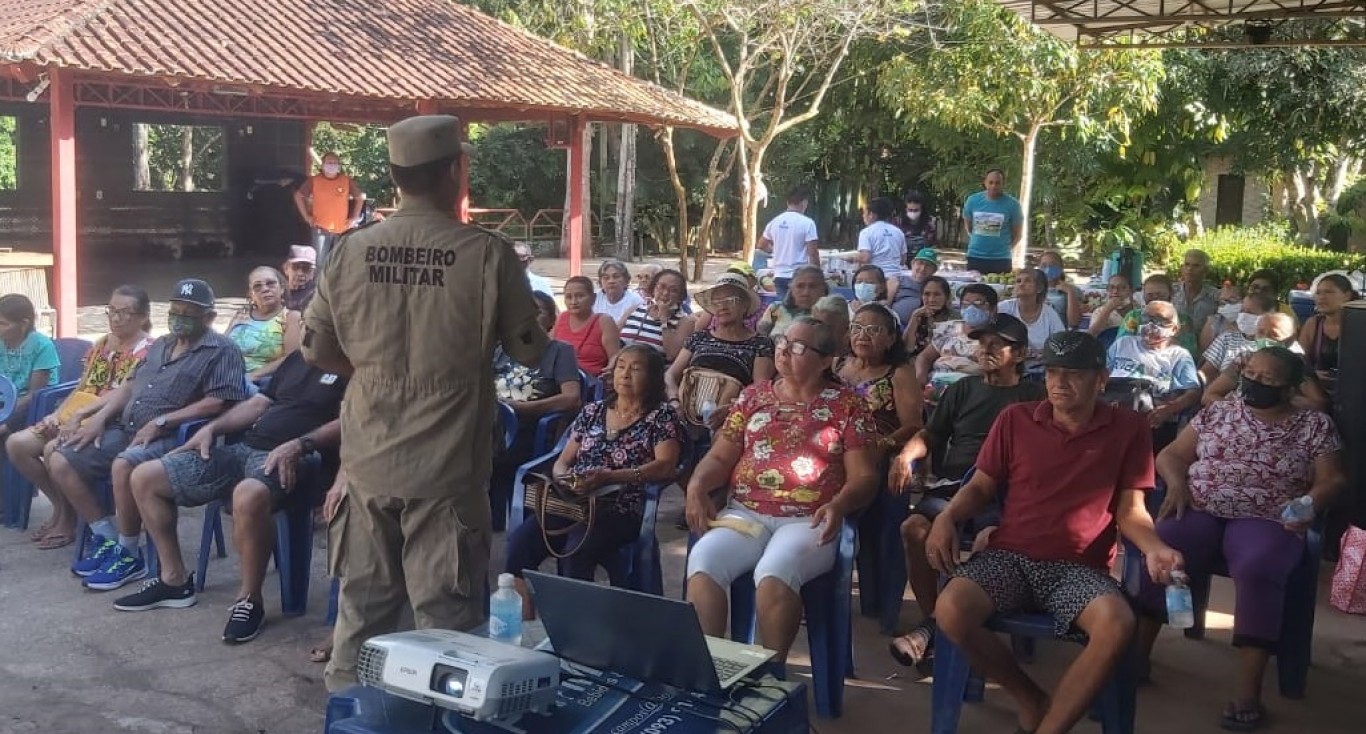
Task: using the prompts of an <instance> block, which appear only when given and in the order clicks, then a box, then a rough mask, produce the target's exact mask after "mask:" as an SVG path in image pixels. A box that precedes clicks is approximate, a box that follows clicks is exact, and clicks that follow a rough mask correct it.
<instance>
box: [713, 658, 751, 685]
mask: <svg viewBox="0 0 1366 734" xmlns="http://www.w3.org/2000/svg"><path fill="white" fill-rule="evenodd" d="M712 664H713V665H715V666H716V679H717V680H719V681H721V682H723V683H724V682H725V681H727V680H729V679H730V678H732V677H734V676H737V675H739V674H740V673H741V671H743V670H744V669H745V668H747V667H749V666H748V665H745V664H744V663H742V662H739V661H737V660H727V659H725V658H712Z"/></svg>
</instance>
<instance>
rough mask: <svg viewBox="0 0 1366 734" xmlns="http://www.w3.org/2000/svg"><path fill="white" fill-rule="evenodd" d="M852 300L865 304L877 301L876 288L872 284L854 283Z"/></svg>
mask: <svg viewBox="0 0 1366 734" xmlns="http://www.w3.org/2000/svg"><path fill="white" fill-rule="evenodd" d="M854 298H857V299H858V300H860V301H865V302H867V301H874V300H877V286H876V285H875V284H873V283H855V284H854Z"/></svg>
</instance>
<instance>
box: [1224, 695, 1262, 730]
mask: <svg viewBox="0 0 1366 734" xmlns="http://www.w3.org/2000/svg"><path fill="white" fill-rule="evenodd" d="M1264 723H1266V707H1265V706H1263V705H1262V704H1260V703H1257V704H1254V705H1253V706H1252V707H1251V708H1241V707H1239V705H1238V702H1237V701H1229V702H1228V705H1226V706H1224V715H1223V717H1222V718H1220V719H1219V727H1220V728H1222V729H1227V730H1228V731H1256V730H1258V729H1260V728H1262V724H1264Z"/></svg>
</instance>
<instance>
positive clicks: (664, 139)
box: [655, 125, 692, 274]
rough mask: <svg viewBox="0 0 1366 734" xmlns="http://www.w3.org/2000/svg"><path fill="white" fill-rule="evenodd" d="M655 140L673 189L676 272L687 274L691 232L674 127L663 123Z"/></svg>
mask: <svg viewBox="0 0 1366 734" xmlns="http://www.w3.org/2000/svg"><path fill="white" fill-rule="evenodd" d="M655 140H658V141H659V148H660V150H662V151H663V152H664V167H665V169H667V170H668V172H669V184H670V185H672V186H673V189H674V206H675V207H676V208H677V210H678V214H677V216H676V220H677V222H678V272H680V273H684V274H687V272H688V240H689V239H690V238H691V235H692V232H691V231H690V230H689V229H688V189H687V188H686V187H684V186H683V179H682V177H680V176H679V175H678V157H677V155H676V154H675V151H674V129H673V126H672V125H665V126H664V127H662V128H660V130H659V133H658V134H656V135H655Z"/></svg>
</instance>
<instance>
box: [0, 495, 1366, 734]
mask: <svg viewBox="0 0 1366 734" xmlns="http://www.w3.org/2000/svg"><path fill="white" fill-rule="evenodd" d="M680 511H681V498H680V495H679V493H677V492H670V493H668V494H667V495H666V502H665V507H664V509H663V511H662V514H661V516H660V533H661V538H662V540H663V543H664V556H665V582H666V585H667V587H668V593H669V594H671V595H674V596H676V595H677V594H678V592H679V582H680V579H681V576H682V563H683V553H684V550H685V548H684V545H685V540H684V538H683V534H682V532H680V531H678V530H676V529H674V527H673V521H674V520H675V519H676V518H677V517H678V515H679V513H680ZM47 514H48V507H47V505H46V503H45V502H44V501H42V500H41V499H40V500H38V501H37V504H36V506H35V508H34V521H35V522H41V521H42V519H43V518H45V517H46V516H47ZM200 518H201V514H200V512H199V511H190V512H186V513H184V515H183V517H182V521H181V541H182V547H184V548H186V549H187V558H186V560H187V561H188V562H190V563H193V560H194V550H193V549H195V548H196V547H197V546H198V538H199V530H200ZM228 522H229V523H230V522H231V521H230V520H229V521H228ZM322 537H323V536H322V535H321V534H320V535H319V536H318V542H319V544H321V541H322ZM501 540H502V539H501V538H499V539H497V540H496V541H495V555H496V558H495V563H494V568H495V570H497V569H498V568H500V567H501V564H502V562H501V556H502V543H501ZM319 549H320V550H319V552H318V553H316V554H315V556H314V564H313V566H314V575H313V578H314V584H313V588H312V593H311V595H310V603H309V612H308V614H307V615H305V616H303V617H299V618H291V619H285V618H282V617H280V616H279V615H278V609H279V602H278V599H279V597H278V585H277V579H276V577H275V576H274V575H273V574H272V575H271V576H270V577H268V579H267V584H266V607H267V614H268V615H270V616H269V617H268V622H267V627H266V629H265V631H264V632H263V633H262V635H261V637H260V638H258V639H257V640H255V641H253V642H251V643H249V644H246V645H242V646H237V647H230V646H227V645H224V644H222V643H221V642H220V641H219V635H220V633H221V630H222V626H223V624H224V623H225V622H226V619H227V617H226V615H227V606H228V605H229V604H230V603H231V602H232V601H233V597H234V592H235V591H236V582H237V558H236V554H235V553H233V552H232V551H231V550H230V551H229V556H228V558H227V559H222V560H220V559H214V560H213V561H212V562H211V563H210V565H209V573H208V585H207V588H206V590H205V591H204V593H202V594H201V595H200V596H199V604H198V606H195V607H193V608H190V609H185V610H170V609H162V610H155V611H151V612H142V613H122V612H117V611H114V610H113V609H112V608H111V607H110V604H111V602H112V599H113V596H114V593H105V594H101V593H95V592H89V591H85V590H84V589H82V588H81V587H80V585H79V584H78V583H77V581H76V580H75V579H74V577H72V576H71V575H70V573H69V572H68V571H67V566H68V564H69V563H70V560H71V556H70V552H69V550H70V549H66V550H60V551H49V552H43V551H38V550H35V549H33V548H32V546H31V545H29V543H28V541H27V539H26V538H25V536H24V535H23V534H20V533H18V532H15V531H0V650H2V651H3V653H0V732H3V733H5V734H9V733H10V732H14V733H18V732H53V733H55V734H66V733H68V732H69V733H71V734H76V733H77V732H96V731H99V732H120V731H127V732H148V733H150V734H220V733H221V734H239V733H241V734H251V733H257V734H265V733H269V734H275V733H277V732H279V733H290V734H293V733H302V732H316V731H318V730H319V729H320V728H321V725H322V711H323V706H324V702H325V696H326V694H325V692H324V690H323V687H322V681H321V673H322V666H320V665H315V664H312V663H310V662H308V660H307V656H308V650H309V648H310V647H311V646H312V645H313V644H315V643H316V642H317V641H319V640H320V639H322V638H323V637H324V635H325V634H326V632H327V630H326V628H325V627H324V626H323V624H322V618H323V613H324V611H325V609H326V590H327V584H326V582H325V580H324V572H323V552H322V551H321V545H319ZM1327 571H1328V569H1327V568H1325V572H1326V573H1325V577H1326V576H1327ZM1325 580H1326V579H1325ZM1325 593H1326V589H1325ZM1214 597H1215V599H1214V606H1213V612H1212V614H1211V615H1210V618H1209V621H1210V635H1209V639H1208V640H1206V641H1204V642H1190V641H1187V640H1185V639H1184V638H1182V637H1180V636H1179V635H1176V634H1171V633H1168V634H1164V635H1163V637H1162V639H1161V640H1160V641H1159V645H1158V650H1157V653H1156V656H1155V664H1154V670H1153V677H1154V679H1155V681H1156V683H1155V684H1154V685H1153V686H1150V687H1147V688H1144V689H1142V690H1141V691H1140V694H1139V711H1140V715H1139V721H1138V731H1139V732H1143V733H1148V732H1151V733H1153V734H1157V733H1158V732H1162V733H1166V732H1175V733H1178V734H1181V733H1185V732H1191V733H1195V732H1206V731H1217V726H1216V723H1217V718H1218V711H1219V709H1220V707H1221V705H1222V702H1223V701H1224V700H1225V699H1226V698H1227V696H1228V690H1229V686H1230V678H1231V675H1232V673H1233V665H1234V661H1235V657H1234V651H1233V650H1232V648H1230V647H1229V646H1228V642H1229V632H1228V626H1229V623H1230V621H1231V618H1230V617H1229V616H1228V612H1229V610H1230V606H1229V602H1230V588H1229V586H1228V584H1227V583H1226V582H1222V583H1217V584H1216V587H1215V592H1214ZM913 609H914V605H913V604H910V603H908V604H907V605H906V609H905V610H904V613H903V618H904V621H905V622H908V623H909V622H910V621H912V620H913V618H914V611H913ZM804 637H805V635H804V634H803V635H799V639H798V643H797V645H798V646H797V650H796V652H795V653H794V656H793V670H792V672H793V674H794V675H795V676H796V677H797V678H798V679H805V678H806V676H807V673H808V670H807V668H806V665H807V658H806V657H805V643H804ZM1315 642H1316V644H1315V651H1314V654H1315V666H1314V669H1313V670H1312V671H1311V673H1310V681H1309V697H1308V698H1307V699H1306V700H1304V701H1287V700H1284V699H1281V698H1280V697H1279V696H1278V695H1277V694H1276V693H1275V690H1274V680H1269V681H1268V686H1267V698H1266V701H1267V706H1268V708H1269V709H1270V711H1271V717H1272V719H1271V724H1270V725H1269V726H1268V727H1267V728H1266V729H1265V731H1268V732H1286V733H1290V732H1322V733H1324V734H1329V733H1341V734H1348V733H1349V732H1356V733H1359V732H1361V731H1363V730H1364V728H1366V724H1364V723H1363V722H1366V699H1364V698H1363V697H1362V691H1364V690H1366V619H1363V618H1360V617H1349V616H1347V615H1343V614H1340V613H1338V612H1336V611H1334V610H1332V609H1331V608H1329V607H1328V606H1326V605H1321V606H1320V609H1319V619H1318V624H1317V627H1316V641H1315ZM886 643H887V638H885V637H882V636H881V635H880V634H879V633H878V631H877V626H876V624H875V623H874V622H873V621H872V620H867V619H862V618H856V620H855V647H856V652H855V660H856V666H857V669H856V675H857V678H856V679H851V680H849V681H848V683H847V687H846V703H845V715H844V717H843V718H841V719H839V720H837V721H827V720H821V719H816V718H814V716H815V715H814V712H813V714H812V716H813V719H812V723H813V725H814V729H815V730H816V731H818V732H820V733H821V734H883V733H886V734H892V733H893V732H896V733H898V734H902V733H915V732H926V731H928V729H929V701H930V681H928V680H917V679H915V678H914V676H907V675H905V672H906V671H905V670H904V669H902V668H900V667H899V666H897V665H896V663H894V662H893V661H892V660H891V659H890V658H889V657H888V656H887V653H886ZM1074 650H1075V648H1072V647H1071V646H1069V645H1064V644H1048V645H1043V646H1041V647H1040V649H1039V652H1040V654H1039V661H1038V662H1037V663H1036V664H1034V665H1033V666H1031V671H1032V672H1034V673H1036V674H1037V675H1038V676H1039V677H1040V678H1041V679H1042V680H1043V681H1046V682H1048V684H1050V685H1051V683H1052V682H1053V681H1055V680H1056V678H1057V676H1058V675H1059V673H1060V671H1061V668H1062V666H1064V665H1066V663H1067V661H1068V660H1070V658H1071V656H1072V655H1073V654H1075V653H1074ZM1269 678H1274V676H1269ZM1013 722H1014V715H1013V713H1012V709H1011V706H1010V702H1009V700H1008V698H1007V697H1006V696H1004V694H1002V693H1001V692H999V691H996V690H994V689H993V690H989V691H988V694H987V699H986V701H985V702H984V703H982V704H973V705H968V706H967V707H965V710H964V715H963V720H962V728H961V731H964V732H1008V731H1012V730H1013V728H1014V724H1013ZM1077 731H1079V732H1088V731H1090V732H1095V731H1099V727H1098V726H1097V725H1095V724H1092V723H1089V722H1083V723H1082V724H1081V725H1079V726H1078V727H1077Z"/></svg>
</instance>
